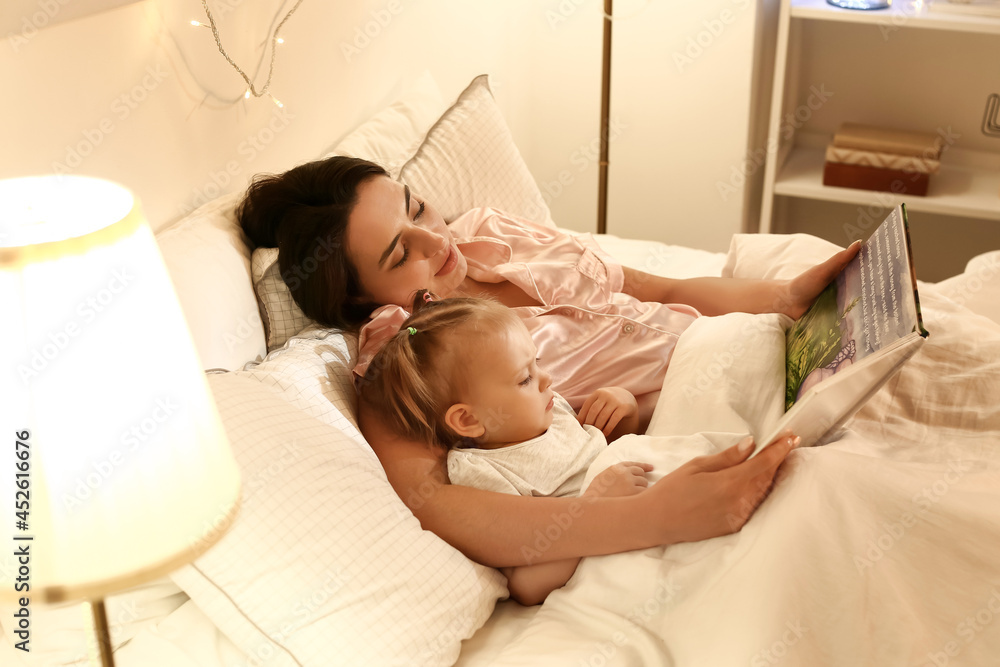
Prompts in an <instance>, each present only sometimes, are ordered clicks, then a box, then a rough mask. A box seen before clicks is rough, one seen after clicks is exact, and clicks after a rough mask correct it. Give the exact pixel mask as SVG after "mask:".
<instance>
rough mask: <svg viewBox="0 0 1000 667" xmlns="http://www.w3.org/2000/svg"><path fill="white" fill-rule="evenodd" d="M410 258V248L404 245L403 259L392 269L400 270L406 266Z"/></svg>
mask: <svg viewBox="0 0 1000 667" xmlns="http://www.w3.org/2000/svg"><path fill="white" fill-rule="evenodd" d="M409 256H410V249H409V248H407V247H406V246H405V245H404V246H403V257H402V259H400V260H399V261H398V262H396V263H395V264H393V265H392V268H394V269H398V268H399V267H401V266H403V265H404V264H406V260H407V258H408V257H409Z"/></svg>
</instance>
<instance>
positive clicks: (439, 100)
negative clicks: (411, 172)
mask: <svg viewBox="0 0 1000 667" xmlns="http://www.w3.org/2000/svg"><path fill="white" fill-rule="evenodd" d="M445 108H446V105H445V101H444V98H443V97H442V96H441V89H440V88H438V85H437V82H436V81H435V80H434V77H432V76H431V74H430V72H424V73H423V74H421V75H420V76H418V77H417V78H416V79H414V81H413V82H412V84H411V85H410V86H409V87H408V88H407V89H406V91H405V92H404V93H403V94H402V95H401V96H400V97H399V99H398V100H396V101H395V102H393V103H392V104H390V105H389V106H388V107H386V108H385V109H383V110H382V111H380V112H378V113H377V114H375V115H374V116H372V117H371V118H370V119H369V120H367V121H365V122H364V123H363V124H362V125H361V126H360V127H358V128H357V129H356V130H354V131H353V132H351V133H350V134H349V135H347V136H346V137H344V138H343V139H342V140H341V141H340V142H339V143H338V144H337V145H336V146H334V147H333V148H331V149H330V150H328V151H325V154H324V156H323V157H330V156H332V155H348V156H351V157H358V158H362V159H364V160H369V161H371V162H375V163H376V164H380V165H382V167H384V168H385V170H386V171H388V172H389V176H391V177H392V178H394V179H395V178H398V177H399V170H400V169H402V168H403V164H404V163H405V162H406V161H407V160H409V159H410V158H411V157H412V156H413V154H414V153H415V152H416V151H417V148H418V147H419V146H420V142H422V141H423V139H424V134H425V133H426V132H427V130H428V129H429V128H430V127H431V125H433V124H434V122H435V121H436V120H437V119H438V117H439V116H440V115H441V112H443V111H444V110H445Z"/></svg>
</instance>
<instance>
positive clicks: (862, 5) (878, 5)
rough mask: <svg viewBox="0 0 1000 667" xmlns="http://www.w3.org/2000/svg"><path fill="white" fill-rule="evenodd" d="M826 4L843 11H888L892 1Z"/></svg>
mask: <svg viewBox="0 0 1000 667" xmlns="http://www.w3.org/2000/svg"><path fill="white" fill-rule="evenodd" d="M826 4H828V5H833V6H834V7H840V8H841V9H888V8H889V7H890V6H892V0H826Z"/></svg>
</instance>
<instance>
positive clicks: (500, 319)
mask: <svg viewBox="0 0 1000 667" xmlns="http://www.w3.org/2000/svg"><path fill="white" fill-rule="evenodd" d="M411 312H412V314H411V315H410V317H409V318H407V320H406V321H405V322H403V325H402V327H400V330H399V331H398V332H397V333H396V334H395V335H394V336H393V337H392V338H390V339H389V340H388V341H387V342H386V343H385V345H384V346H383V347H382V349H381V350H379V352H378V354H376V355H375V358H374V359H372V362H371V364H369V366H368V370H367V371H366V373H365V377H364V378H362V380H361V381H360V383H359V385H358V386H359V392H360V395H361V399H362V400H363V401H365V402H366V403H367V404H368V405H369V406H370V407H372V408H374V409H375V410H376V411H378V413H379V414H380V416H381V417H382V418H383V419H385V421H386V424H387V425H388V426H389V427H390V428H391V429H392V430H393V431H395V432H396V433H398V434H399V435H403V436H406V437H408V438H411V439H415V440H420V441H422V442H426V443H428V444H438V445H444V446H446V447H451V446H454V445H456V444H458V442H459V440H460V438H459V436H458V435H457V434H456V433H455V432H454V431H452V430H451V429H450V428H449V427H448V425H447V424H446V423H445V420H444V416H445V413H446V412H447V410H448V408H449V407H451V406H452V405H453V404H455V403H458V402H460V400H461V398H460V395H461V390H462V389H463V386H464V381H465V378H466V375H465V374H464V373H463V372H462V369H463V367H464V366H465V365H466V364H467V362H468V359H469V355H470V354H471V353H470V351H469V350H468V349H467V346H466V343H468V342H469V341H470V340H471V337H473V336H476V335H480V336H482V335H496V334H497V332H498V331H500V330H501V329H502V328H503V327H505V326H507V325H509V324H510V322H511V321H513V320H515V319H516V315H514V314H513V312H512V311H510V310H509V309H507V308H506V307H505V306H503V305H501V304H500V303H497V302H496V301H492V300H490V299H477V298H464V297H463V298H452V299H443V300H438V299H436V298H435V297H434V295H433V294H431V293H430V292H429V291H427V290H420V291H419V292H417V295H416V297H415V298H414V301H413V305H412V310H411Z"/></svg>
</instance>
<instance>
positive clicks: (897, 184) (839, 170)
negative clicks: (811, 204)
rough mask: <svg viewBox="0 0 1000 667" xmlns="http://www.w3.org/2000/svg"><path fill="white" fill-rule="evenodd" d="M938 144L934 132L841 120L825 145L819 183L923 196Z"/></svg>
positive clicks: (933, 169) (937, 163) (938, 151)
mask: <svg viewBox="0 0 1000 667" xmlns="http://www.w3.org/2000/svg"><path fill="white" fill-rule="evenodd" d="M942 145H943V142H942V138H941V136H940V135H938V134H933V133H929V132H910V131H905V130H896V129H890V128H881V127H873V126H870V125H861V124H858V123H844V124H842V125H841V126H840V129H839V130H837V133H836V134H835V135H834V136H833V141H832V142H831V143H830V145H829V146H827V148H826V161H825V163H824V165H823V185H832V186H837V187H842V188H856V189H859V190H876V191H880V192H893V193H896V194H907V195H916V196H921V197H922V196H925V195H926V194H927V188H928V185H929V183H930V177H931V174H934V173H937V171H938V170H939V169H940V167H941V161H940V158H941V148H942Z"/></svg>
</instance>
